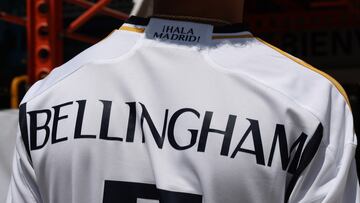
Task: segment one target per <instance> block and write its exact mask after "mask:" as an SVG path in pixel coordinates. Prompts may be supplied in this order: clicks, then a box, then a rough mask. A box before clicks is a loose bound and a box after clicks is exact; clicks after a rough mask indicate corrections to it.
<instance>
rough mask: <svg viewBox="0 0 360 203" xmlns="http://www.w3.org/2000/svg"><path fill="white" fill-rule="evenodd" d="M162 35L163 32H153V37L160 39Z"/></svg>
mask: <svg viewBox="0 0 360 203" xmlns="http://www.w3.org/2000/svg"><path fill="white" fill-rule="evenodd" d="M162 37H163V33H160V34H159V33H157V32H155V33H154V38H159V39H161V38H162Z"/></svg>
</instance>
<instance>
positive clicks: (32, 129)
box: [20, 100, 322, 173]
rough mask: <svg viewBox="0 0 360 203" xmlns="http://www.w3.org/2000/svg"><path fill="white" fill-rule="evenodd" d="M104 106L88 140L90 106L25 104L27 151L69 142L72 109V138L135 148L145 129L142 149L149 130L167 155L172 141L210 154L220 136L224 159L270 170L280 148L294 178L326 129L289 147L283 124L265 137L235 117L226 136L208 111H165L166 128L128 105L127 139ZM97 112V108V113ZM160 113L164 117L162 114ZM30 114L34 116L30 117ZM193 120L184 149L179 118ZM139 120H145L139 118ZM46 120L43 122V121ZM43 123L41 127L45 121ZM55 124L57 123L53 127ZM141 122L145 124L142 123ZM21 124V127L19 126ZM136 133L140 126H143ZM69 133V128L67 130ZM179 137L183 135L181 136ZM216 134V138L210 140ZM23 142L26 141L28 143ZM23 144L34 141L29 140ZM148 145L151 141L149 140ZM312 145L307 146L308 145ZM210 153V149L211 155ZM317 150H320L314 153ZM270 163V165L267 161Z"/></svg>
mask: <svg viewBox="0 0 360 203" xmlns="http://www.w3.org/2000/svg"><path fill="white" fill-rule="evenodd" d="M98 102H100V103H101V104H102V109H101V111H102V114H101V115H100V114H99V115H92V116H98V117H101V123H99V125H98V126H99V131H98V132H99V133H98V134H93V135H89V134H83V121H84V120H85V119H84V117H85V115H88V114H85V112H86V110H87V108H89V107H87V103H88V101H87V100H77V101H71V102H66V103H63V104H60V105H56V106H53V107H51V109H41V110H36V111H29V112H26V104H23V105H22V106H21V108H20V117H22V118H20V120H21V119H23V120H25V121H26V119H27V117H28V118H29V120H28V122H26V123H29V124H30V126H29V133H28V132H27V127H26V126H24V125H20V127H21V131H22V134H23V136H24V134H25V135H28V134H29V137H30V141H29V143H26V141H25V143H26V145H28V146H27V147H28V149H30V150H31V151H34V150H40V149H42V148H43V147H44V146H45V145H47V144H51V145H53V144H57V143H60V142H65V141H67V140H68V139H69V138H68V137H66V136H64V135H59V134H58V128H59V126H60V125H61V124H62V122H61V121H62V120H65V119H68V117H69V115H63V114H62V113H61V109H64V108H67V107H69V106H72V105H76V106H77V112H76V116H75V117H76V122H75V123H74V126H71V128H73V129H74V132H73V134H72V136H73V138H74V139H75V140H76V139H101V140H107V141H113V142H125V143H134V138H135V136H136V135H137V134H136V132H135V130H136V129H138V128H139V127H140V129H141V133H142V135H139V136H142V143H145V129H147V130H149V132H150V133H151V135H152V138H153V140H152V141H153V142H154V143H155V144H156V146H157V147H158V148H159V149H162V148H163V146H164V143H165V142H164V141H165V139H166V138H167V139H168V143H169V144H170V146H171V147H172V148H173V149H175V150H179V151H182V150H188V149H190V148H194V147H195V148H196V149H197V152H205V151H206V150H207V143H208V137H209V136H217V138H218V139H219V141H220V142H218V143H219V144H220V145H221V150H220V155H221V156H225V157H230V158H232V159H235V158H236V157H237V156H239V155H240V154H239V153H247V154H251V155H253V156H255V159H254V160H256V164H258V165H262V166H267V167H271V166H272V163H273V159H274V154H275V152H276V148H278V150H279V152H280V158H281V160H279V161H281V164H282V169H283V170H284V171H287V172H289V173H294V172H295V171H296V170H297V169H298V167H299V165H301V164H300V162H301V161H302V160H303V156H304V154H305V155H306V151H309V150H311V151H312V150H314V149H312V148H314V146H315V148H317V147H318V144H317V143H318V142H319V140H321V138H322V125H321V124H320V125H319V126H318V129H317V130H316V132H315V133H314V135H312V137H311V139H310V140H308V142H307V139H308V137H309V136H308V135H306V134H305V133H300V134H299V135H298V137H297V139H296V140H295V142H293V143H292V144H291V145H290V146H289V145H288V138H287V134H286V131H285V129H286V127H285V125H283V124H276V126H275V128H274V129H275V131H274V132H270V135H269V132H266V133H264V132H261V131H260V129H261V128H260V124H259V121H258V120H257V119H254V118H246V119H239V117H238V116H236V115H232V114H230V115H229V116H228V117H227V118H225V119H227V125H226V128H225V130H223V129H214V128H212V127H211V126H212V125H213V116H214V112H212V111H205V112H200V111H198V110H196V109H194V108H182V109H177V110H175V111H174V113H173V114H172V115H170V113H169V112H170V111H169V109H165V110H164V111H163V112H161V113H162V114H163V115H164V116H163V118H164V121H163V125H162V126H156V125H155V124H154V121H153V118H152V116H151V115H150V113H149V111H148V108H147V107H146V106H145V104H143V103H141V102H127V103H125V104H124V105H126V106H127V108H128V109H129V114H128V115H127V116H128V117H127V119H128V125H127V129H126V130H125V129H124V132H126V134H124V135H109V133H108V132H109V128H110V127H111V126H110V119H111V114H112V104H113V101H108V100H99V101H98ZM92 108H93V107H92ZM158 113H159V112H158ZM26 114H28V115H29V116H26ZM186 114H187V115H191V116H192V117H193V119H195V120H200V119H201V118H202V121H200V122H199V123H202V125H201V126H199V127H198V128H197V129H183V131H184V132H187V133H190V135H191V136H190V139H189V140H188V143H187V144H179V143H178V142H177V139H176V137H177V136H181V134H176V133H175V130H174V129H175V126H176V124H177V121H178V119H179V118H180V117H182V116H184V115H186ZM139 115H140V116H139ZM39 118H41V119H39ZM40 120H41V121H40ZM51 121H52V122H51ZM139 121H140V122H139ZM240 122H242V123H243V122H245V123H246V124H247V125H246V126H247V127H246V128H245V129H242V130H241V132H235V131H234V128H235V125H236V124H237V123H240ZM20 123H21V121H20ZM139 124H140V126H139V127H137V125H139ZM67 127H69V126H67ZM176 132H178V131H176ZM210 133H212V134H210ZM234 135H235V136H240V137H241V139H240V141H239V142H238V143H237V144H236V147H235V148H234V149H231V147H230V144H231V142H232V140H233V137H234ZM265 135H266V136H267V137H269V136H273V137H272V140H273V141H272V143H270V142H269V144H271V146H268V147H269V148H270V149H271V150H270V153H269V154H268V155H267V156H265V154H264V144H266V143H263V142H262V136H265ZM23 138H24V137H23ZM247 139H251V140H252V142H253V145H254V146H253V150H252V149H247V148H245V147H244V143H245V141H246V140H247ZM24 140H29V139H28V138H27V137H26V138H25V139H24ZM147 141H149V140H147ZM306 142H307V144H306V145H305V143H306ZM208 150H209V149H208ZM315 150H316V149H315ZM265 157H267V161H266V159H265Z"/></svg>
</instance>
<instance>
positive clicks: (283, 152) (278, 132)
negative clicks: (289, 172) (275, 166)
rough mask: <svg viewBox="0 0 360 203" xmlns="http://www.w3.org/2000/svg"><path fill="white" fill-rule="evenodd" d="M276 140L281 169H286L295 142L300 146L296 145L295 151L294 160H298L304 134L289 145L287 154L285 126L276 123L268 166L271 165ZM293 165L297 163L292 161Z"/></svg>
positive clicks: (304, 139)
mask: <svg viewBox="0 0 360 203" xmlns="http://www.w3.org/2000/svg"><path fill="white" fill-rule="evenodd" d="M277 140H278V141H279V151H280V156H281V164H282V169H283V170H286V169H287V167H288V166H289V162H290V159H291V152H292V151H293V150H294V148H295V146H294V145H295V144H299V146H300V147H298V149H297V153H296V154H297V160H296V162H298V161H299V157H300V154H301V151H302V147H303V146H304V143H305V141H306V137H304V134H303V135H302V136H300V137H299V138H298V140H296V141H295V143H294V145H293V146H291V151H290V154H289V149H288V142H287V139H286V132H285V126H284V125H280V124H278V125H276V129H275V134H274V139H273V142H272V146H271V150H270V156H269V161H268V166H271V165H272V161H273V157H274V152H275V148H276V143H277ZM294 165H296V166H297V163H296V164H295V163H294Z"/></svg>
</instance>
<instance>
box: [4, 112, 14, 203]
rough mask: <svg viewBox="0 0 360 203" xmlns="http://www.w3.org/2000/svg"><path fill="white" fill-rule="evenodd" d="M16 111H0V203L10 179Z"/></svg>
mask: <svg viewBox="0 0 360 203" xmlns="http://www.w3.org/2000/svg"><path fill="white" fill-rule="evenodd" d="M18 114H19V112H18V110H1V111H0V140H1V141H0V202H5V200H6V194H7V192H8V189H9V183H10V177H11V161H12V157H13V153H14V146H15V139H16V129H17V121H18Z"/></svg>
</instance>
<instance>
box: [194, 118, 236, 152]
mask: <svg viewBox="0 0 360 203" xmlns="http://www.w3.org/2000/svg"><path fill="white" fill-rule="evenodd" d="M212 116H213V112H209V111H207V112H206V113H205V118H204V122H203V125H202V129H201V133H200V140H199V146H198V151H199V152H205V148H206V142H207V138H208V135H209V133H210V132H213V133H218V134H222V135H224V139H223V143H222V146H221V153H220V155H222V156H228V154H229V148H230V143H231V138H232V135H233V131H234V127H235V122H236V116H234V115H230V116H229V119H228V122H227V125H226V130H225V131H221V130H217V129H211V128H210V124H211V119H212Z"/></svg>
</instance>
